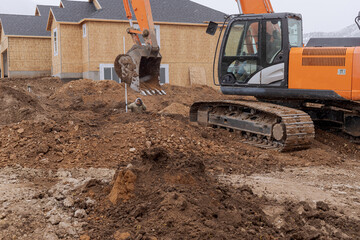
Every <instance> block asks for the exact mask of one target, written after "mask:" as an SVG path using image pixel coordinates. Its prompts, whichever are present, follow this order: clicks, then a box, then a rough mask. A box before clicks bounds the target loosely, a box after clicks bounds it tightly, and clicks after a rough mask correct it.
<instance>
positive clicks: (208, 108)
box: [190, 100, 315, 152]
mask: <svg viewBox="0 0 360 240" xmlns="http://www.w3.org/2000/svg"><path fill="white" fill-rule="evenodd" d="M190 121H192V122H198V123H199V124H200V125H203V126H211V127H216V128H224V129H227V130H228V131H233V132H238V133H239V135H240V136H241V138H242V142H244V143H247V144H250V145H253V146H256V147H259V148H266V149H277V150H279V151H281V152H286V151H294V150H300V149H306V148H309V147H310V146H311V142H312V140H313V139H314V137H315V130H314V124H313V121H312V120H311V118H310V116H309V115H308V114H307V113H305V112H303V111H301V110H298V109H293V108H289V107H284V106H280V105H276V104H272V103H264V102H256V101H245V100H241V101H228V100H225V101H209V102H196V103H194V104H193V105H192V106H191V109H190Z"/></svg>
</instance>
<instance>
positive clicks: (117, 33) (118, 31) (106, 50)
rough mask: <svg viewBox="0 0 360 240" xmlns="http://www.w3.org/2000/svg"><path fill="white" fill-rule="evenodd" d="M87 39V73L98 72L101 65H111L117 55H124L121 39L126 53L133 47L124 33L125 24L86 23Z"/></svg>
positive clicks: (126, 26)
mask: <svg viewBox="0 0 360 240" xmlns="http://www.w3.org/2000/svg"><path fill="white" fill-rule="evenodd" d="M86 25H87V26H88V37H89V61H90V62H89V71H99V65H100V64H102V63H105V64H113V63H114V60H115V58H116V56H117V55H118V54H122V53H124V47H123V45H124V44H123V38H124V37H125V44H126V51H127V50H129V49H130V48H131V46H132V45H133V42H132V39H131V37H130V35H129V34H127V33H126V29H127V28H128V27H129V25H128V24H127V23H111V22H87V24H86Z"/></svg>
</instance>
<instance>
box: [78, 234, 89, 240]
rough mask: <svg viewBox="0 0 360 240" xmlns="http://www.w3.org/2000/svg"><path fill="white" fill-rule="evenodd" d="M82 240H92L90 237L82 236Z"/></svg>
mask: <svg viewBox="0 0 360 240" xmlns="http://www.w3.org/2000/svg"><path fill="white" fill-rule="evenodd" d="M80 240H90V237H89V236H88V235H81V236H80Z"/></svg>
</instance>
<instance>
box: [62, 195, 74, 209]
mask: <svg viewBox="0 0 360 240" xmlns="http://www.w3.org/2000/svg"><path fill="white" fill-rule="evenodd" d="M63 204H64V206H65V207H68V208H69V207H73V206H74V200H73V199H72V198H71V197H67V198H65V200H64V202H63Z"/></svg>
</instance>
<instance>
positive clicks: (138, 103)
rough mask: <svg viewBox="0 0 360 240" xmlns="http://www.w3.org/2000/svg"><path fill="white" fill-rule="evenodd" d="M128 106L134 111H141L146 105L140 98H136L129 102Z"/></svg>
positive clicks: (144, 109)
mask: <svg viewBox="0 0 360 240" xmlns="http://www.w3.org/2000/svg"><path fill="white" fill-rule="evenodd" d="M128 108H129V109H130V110H131V111H132V112H135V113H143V112H145V111H146V106H145V104H144V102H143V101H142V100H141V98H137V99H136V100H135V102H133V103H131V104H130V105H129V106H128Z"/></svg>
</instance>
